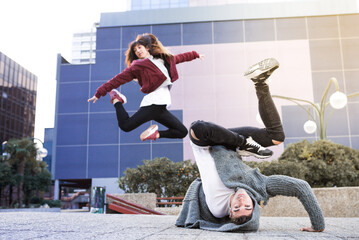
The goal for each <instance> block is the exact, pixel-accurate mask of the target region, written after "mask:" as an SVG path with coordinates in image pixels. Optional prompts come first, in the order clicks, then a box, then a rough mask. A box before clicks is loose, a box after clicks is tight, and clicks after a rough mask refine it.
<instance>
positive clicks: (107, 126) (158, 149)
mask: <svg viewBox="0 0 359 240" xmlns="http://www.w3.org/2000/svg"><path fill="white" fill-rule="evenodd" d="M184 18H185V16H184ZM354 20H358V21H359V15H358V14H355V15H333V16H326V17H298V18H278V19H274V18H272V19H257V20H243V19H233V20H230V21H203V22H195V21H194V22H185V23H171V24H168V23H165V22H163V24H151V25H135V26H117V25H114V26H111V27H109V26H106V27H101V24H100V27H99V28H98V29H97V43H96V46H97V49H96V64H88V65H72V64H68V63H59V65H58V70H59V76H58V89H57V91H58V92H57V110H56V124H55V132H56V134H55V139H56V145H55V148H54V149H56V161H55V164H56V172H55V179H90V178H116V177H119V176H121V175H122V174H123V171H124V170H125V169H126V168H128V167H130V168H132V167H136V165H138V164H141V162H142V160H144V159H153V158H155V157H163V156H165V157H168V158H169V159H171V160H173V161H182V160H184V159H188V158H187V156H189V155H190V154H186V152H187V153H188V152H189V150H188V149H189V147H188V145H189V143H188V139H184V140H182V139H160V140H158V141H156V142H141V141H140V139H139V135H140V133H141V132H142V131H144V130H145V129H146V128H147V127H148V126H150V125H151V124H153V123H152V122H149V123H146V124H144V125H142V126H140V127H139V128H137V129H135V130H133V131H131V132H129V133H125V132H123V131H121V130H120V129H119V128H118V126H117V120H116V115H115V110H114V108H113V106H112V105H111V104H110V98H109V96H108V95H107V96H105V97H103V98H101V99H100V100H99V101H97V102H96V103H95V104H92V103H91V104H88V103H87V101H86V100H87V99H88V98H90V97H91V96H92V95H93V94H94V93H95V91H96V89H97V87H99V86H100V85H101V84H102V83H104V82H106V81H107V80H108V79H110V78H112V77H113V76H114V75H116V74H117V73H118V72H120V71H122V70H123V69H124V68H125V56H124V53H125V51H126V50H127V47H128V44H129V42H131V41H132V40H133V39H134V38H135V37H136V36H137V34H142V33H146V32H151V33H154V34H155V35H156V36H157V37H158V38H159V39H160V40H161V42H162V43H163V44H164V45H165V46H168V47H169V48H170V49H171V50H173V51H174V52H176V53H177V52H184V51H189V50H197V51H198V52H201V53H205V55H206V60H205V61H203V63H200V62H199V63H193V64H194V65H193V67H187V66H189V65H185V67H183V68H182V65H181V67H179V71H180V80H179V81H178V83H175V84H177V85H178V86H179V87H178V88H177V89H180V90H175V92H174V94H173V101H174V102H175V105H176V108H174V110H172V113H173V114H175V115H176V116H177V117H178V118H179V119H180V120H182V121H183V122H184V123H185V125H186V126H187V127H188V126H189V124H190V122H191V121H194V120H197V119H204V120H210V121H215V122H217V123H219V124H222V125H224V126H227V125H228V127H235V126H241V125H253V123H254V122H255V120H254V119H255V113H253V109H257V103H256V99H255V94H254V92H253V93H252V92H250V93H249V94H248V93H247V92H248V91H246V89H247V85H246V84H247V83H246V82H243V83H242V82H240V81H239V80H238V79H241V78H242V72H243V70H245V69H246V67H248V65H249V64H250V63H255V62H256V61H258V60H260V59H261V58H263V56H264V57H272V56H274V57H276V58H278V59H279V60H280V62H281V64H282V63H283V66H281V68H280V71H278V72H280V73H278V74H277V73H275V74H277V77H274V79H275V82H274V87H273V89H274V91H275V93H276V94H278V95H284V96H292V97H303V98H305V99H306V98H307V97H309V98H312V99H307V100H313V101H316V102H317V101H318V100H319V99H320V98H321V96H322V93H323V91H324V88H325V87H326V85H327V83H328V81H329V78H330V77H336V78H337V79H338V81H339V84H340V86H341V91H343V92H345V93H346V94H350V93H352V92H355V91H359V88H358V83H357V81H355V79H356V78H357V77H358V76H359V70H358V69H359V64H358V61H356V59H357V55H355V54H356V53H357V52H358V51H357V50H358V49H359V48H358V46H359V35H358V31H347V30H346V29H347V27H352V26H351V25H348V22H353V21H354ZM324 26H327V27H328V26H329V27H330V32H329V33H328V32H321V31H319V32H318V31H316V29H318V28H319V29H321V28H322V27H324ZM333 28H334V29H333ZM258 29H261V31H258ZM339 29H340V31H339ZM335 32H336V33H338V34H334V33H335ZM333 34H334V35H333ZM356 43H358V44H356ZM248 54H249V55H248ZM250 54H252V55H250ZM338 59H339V60H338ZM340 59H341V60H340ZM295 60H297V63H295V62H294V61H295ZM324 60H325V61H324ZM191 64H192V63H191ZM298 64H299V66H298ZM303 71H304V72H305V71H306V72H305V74H306V75H300V74H301V73H302V72H303ZM293 73H294V74H293ZM275 74H274V76H276V75H275ZM279 74H282V75H279ZM299 83H300V84H299ZM248 86H249V84H248ZM250 87H252V88H253V86H252V85H250ZM248 89H249V87H248ZM119 90H120V91H121V92H122V93H124V94H125V95H126V97H127V99H128V103H127V104H126V105H124V107H125V109H126V110H127V111H128V112H129V114H130V115H131V114H133V113H134V112H135V111H137V109H138V107H139V105H140V101H141V100H142V97H143V93H141V92H140V86H139V85H138V84H137V83H136V82H130V83H127V84H125V85H123V86H121V87H120V89H119ZM249 91H253V89H251V90H249ZM331 91H332V90H331ZM298 92H300V95H299V96H295V95H294V96H293V95H288V94H291V93H298ZM272 93H273V92H272ZM235 103H243V104H242V105H243V106H240V107H239V106H238V107H237V106H233V104H235ZM201 104H202V105H201ZM358 106H359V103H358V100H357V99H356V100H355V99H349V103H348V106H347V107H346V108H344V109H342V110H336V112H335V113H336V114H334V115H333V116H332V117H331V119H330V120H329V121H328V132H327V135H328V138H329V139H330V140H333V141H334V142H338V143H342V144H344V145H347V146H351V147H353V148H358V146H359V145H358V136H359V135H358V134H359V126H358V125H356V124H355V123H356V120H357V119H358V117H357V116H359V114H358V112H359V107H358ZM278 108H279V111H280V113H281V117H282V120H283V125H284V128H285V132H286V137H287V139H286V142H285V145H286V144H288V143H291V142H297V141H300V140H303V139H308V140H310V141H312V140H315V139H318V136H317V135H315V134H312V135H308V134H306V133H305V132H304V131H303V123H304V122H305V121H306V120H307V117H308V116H307V113H306V112H305V111H303V110H302V109H301V108H299V107H298V106H296V105H293V104H291V103H289V102H281V103H280V104H278ZM234 113H235V114H237V113H238V114H237V115H235V114H234ZM233 115H235V116H238V117H237V119H239V120H238V121H232V120H233V118H235V117H234V116H233ZM237 123H238V124H237ZM226 124H227V125H226ZM234 124H235V125H234ZM160 128H163V126H160Z"/></svg>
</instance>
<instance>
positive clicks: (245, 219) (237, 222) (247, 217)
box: [231, 214, 252, 225]
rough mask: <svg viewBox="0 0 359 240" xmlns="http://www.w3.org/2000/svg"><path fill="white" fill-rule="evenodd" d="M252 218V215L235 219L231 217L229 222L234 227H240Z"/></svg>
mask: <svg viewBox="0 0 359 240" xmlns="http://www.w3.org/2000/svg"><path fill="white" fill-rule="evenodd" d="M251 218H252V214H250V215H248V216H240V217H238V218H235V217H233V216H232V217H231V222H232V223H234V224H236V225H241V224H243V223H246V222H248V221H249V220H251Z"/></svg>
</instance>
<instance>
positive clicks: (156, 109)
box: [114, 102, 188, 138]
mask: <svg viewBox="0 0 359 240" xmlns="http://www.w3.org/2000/svg"><path fill="white" fill-rule="evenodd" d="M114 106H115V108H116V115H117V121H118V126H119V127H120V128H121V129H122V130H123V131H125V132H130V131H132V130H133V129H135V128H137V127H139V126H141V125H142V124H144V123H146V122H149V121H151V120H154V121H156V122H158V123H161V124H162V125H164V126H166V127H168V129H167V130H165V131H159V133H160V138H184V137H185V136H186V135H187V133H188V131H187V128H186V127H185V126H184V125H183V124H182V122H181V121H179V120H178V119H177V118H176V117H175V116H174V115H173V114H172V113H170V112H169V111H168V110H167V109H166V105H151V106H146V107H140V109H138V111H137V112H136V113H134V114H133V115H132V116H131V117H129V115H128V113H127V112H126V110H125V108H124V107H123V105H122V103H120V102H117V103H116V104H115V105H114Z"/></svg>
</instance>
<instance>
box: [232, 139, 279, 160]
mask: <svg viewBox="0 0 359 240" xmlns="http://www.w3.org/2000/svg"><path fill="white" fill-rule="evenodd" d="M246 140H247V143H246V144H245V145H244V146H243V147H238V148H237V152H238V154H239V155H241V156H242V157H249V156H254V157H256V158H260V159H263V158H269V157H270V156H272V155H273V152H272V151H271V150H269V149H268V148H265V147H262V146H261V145H260V144H258V143H257V142H256V141H254V140H253V139H252V137H249V138H247V139H246Z"/></svg>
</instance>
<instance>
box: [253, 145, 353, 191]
mask: <svg viewBox="0 0 359 240" xmlns="http://www.w3.org/2000/svg"><path fill="white" fill-rule="evenodd" d="M246 163H247V164H248V165H250V166H252V167H258V168H259V169H260V170H261V172H262V173H263V174H264V175H267V176H269V175H274V174H280V175H287V176H291V177H295V178H300V179H304V180H306V181H307V182H308V183H309V184H310V185H311V186H312V187H333V186H337V187H345V186H359V151H358V150H355V149H352V148H349V147H346V146H343V145H340V144H336V143H333V142H330V141H326V140H319V141H316V142H313V143H310V142H308V141H307V140H304V141H301V142H298V143H292V144H289V145H288V146H287V148H286V149H285V150H284V152H283V153H282V155H281V156H280V157H279V159H278V161H272V162H260V163H254V162H246Z"/></svg>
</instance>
